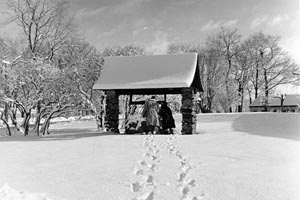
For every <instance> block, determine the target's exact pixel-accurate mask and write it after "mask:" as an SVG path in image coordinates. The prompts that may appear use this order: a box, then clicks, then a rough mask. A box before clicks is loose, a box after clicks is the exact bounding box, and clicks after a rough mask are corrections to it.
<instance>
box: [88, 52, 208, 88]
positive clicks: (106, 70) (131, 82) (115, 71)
mask: <svg viewBox="0 0 300 200" xmlns="http://www.w3.org/2000/svg"><path fill="white" fill-rule="evenodd" d="M197 57H198V56H197V54H196V53H190V54H172V55H151V56H119V57H106V58H105V60H104V61H105V63H104V67H103V70H102V73H101V76H100V77H99V79H98V80H97V81H96V83H95V84H94V86H93V89H99V90H137V89H146V90H147V89H148V90H149V89H150V90H151V89H152V90H155V89H170V88H171V89H172V88H186V87H193V88H196V89H198V90H199V91H203V88H202V85H201V82H200V74H199V68H198V62H197V61H198V60H197Z"/></svg>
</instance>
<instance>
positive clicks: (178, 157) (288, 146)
mask: <svg viewBox="0 0 300 200" xmlns="http://www.w3.org/2000/svg"><path fill="white" fill-rule="evenodd" d="M175 118H176V122H177V123H176V125H177V130H176V131H177V133H179V132H180V131H179V130H180V128H181V127H180V115H176V116H175ZM50 128H51V129H50V130H51V135H49V136H46V137H37V136H28V137H24V136H16V135H15V136H12V137H8V136H2V137H1V136H0V188H1V187H2V185H4V184H5V183H7V184H8V186H5V187H2V190H1V189H0V199H1V200H2V199H4V200H7V199H26V200H27V199H36V200H40V199H44V200H50V199H51V200H58V199H65V200H71V199H72V200H82V199H84V200H85V199H90V200H99V199H100V200H101V199H103V200H125V199H126V200H127V199H136V200H138V199H139V200H154V199H158V200H176V199H178V200H179V199H194V200H196V199H207V200H219V199H220V200H240V199H243V200H252V199H260V200H278V199H284V200H298V199H300V170H299V169H300V151H299V150H300V149H299V134H300V115H299V114H294V113H282V114H279V113H243V114H203V115H198V124H197V132H198V134H196V135H186V136H183V135H175V136H172V135H154V136H150V135H116V134H112V133H107V132H103V133H98V132H97V131H96V128H95V122H94V121H86V122H72V123H67V124H53V125H52V126H51V127H50ZM20 191H22V192H23V193H20ZM1 195H2V196H1ZM5 195H6V197H5ZM8 195H11V198H8Z"/></svg>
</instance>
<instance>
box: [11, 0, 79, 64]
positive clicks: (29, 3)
mask: <svg viewBox="0 0 300 200" xmlns="http://www.w3.org/2000/svg"><path fill="white" fill-rule="evenodd" d="M6 5H7V8H8V11H9V15H10V20H11V21H12V22H15V23H17V24H18V25H19V26H20V27H21V28H22V30H23V32H24V35H25V37H26V40H27V44H28V48H29V50H30V53H31V54H32V56H42V57H43V58H45V59H50V60H51V59H52V58H53V56H54V54H55V52H56V51H57V50H58V49H59V48H61V47H62V46H63V45H64V44H65V43H66V42H67V41H68V40H67V38H68V37H69V36H70V35H72V34H73V33H74V31H73V30H74V25H73V24H72V22H71V20H67V14H68V13H67V6H68V4H67V1H64V0H57V1H56V0H7V4H6Z"/></svg>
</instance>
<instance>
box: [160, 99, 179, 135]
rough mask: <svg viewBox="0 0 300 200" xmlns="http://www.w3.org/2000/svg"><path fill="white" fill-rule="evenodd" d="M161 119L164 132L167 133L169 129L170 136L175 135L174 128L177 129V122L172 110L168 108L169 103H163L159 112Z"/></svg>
mask: <svg viewBox="0 0 300 200" xmlns="http://www.w3.org/2000/svg"><path fill="white" fill-rule="evenodd" d="M158 114H159V116H160V117H161V125H162V130H163V131H164V132H165V133H166V132H167V131H168V129H169V131H170V134H173V128H175V127H176V126H175V120H174V118H173V115H172V111H171V109H170V108H169V107H168V104H167V102H163V103H162V105H161V108H160V110H159V112H158Z"/></svg>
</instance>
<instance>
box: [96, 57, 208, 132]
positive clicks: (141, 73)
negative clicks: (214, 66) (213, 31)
mask: <svg viewBox="0 0 300 200" xmlns="http://www.w3.org/2000/svg"><path fill="white" fill-rule="evenodd" d="M93 89H94V90H102V91H104V92H105V94H106V109H105V110H106V112H105V113H106V114H105V117H104V121H105V123H104V124H105V127H106V130H109V131H113V132H119V130H118V126H119V98H118V97H119V95H130V104H134V103H138V102H134V101H132V95H165V97H166V95H168V94H181V95H182V107H181V113H182V130H181V132H182V134H194V133H196V113H195V103H196V98H195V95H196V94H197V93H199V92H203V88H202V85H201V80H200V71H199V66H198V55H197V54H196V53H189V54H171V55H147V56H118V57H106V58H105V59H104V67H103V70H102V73H101V76H100V77H99V79H98V80H97V81H96V82H95V84H94V86H93Z"/></svg>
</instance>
